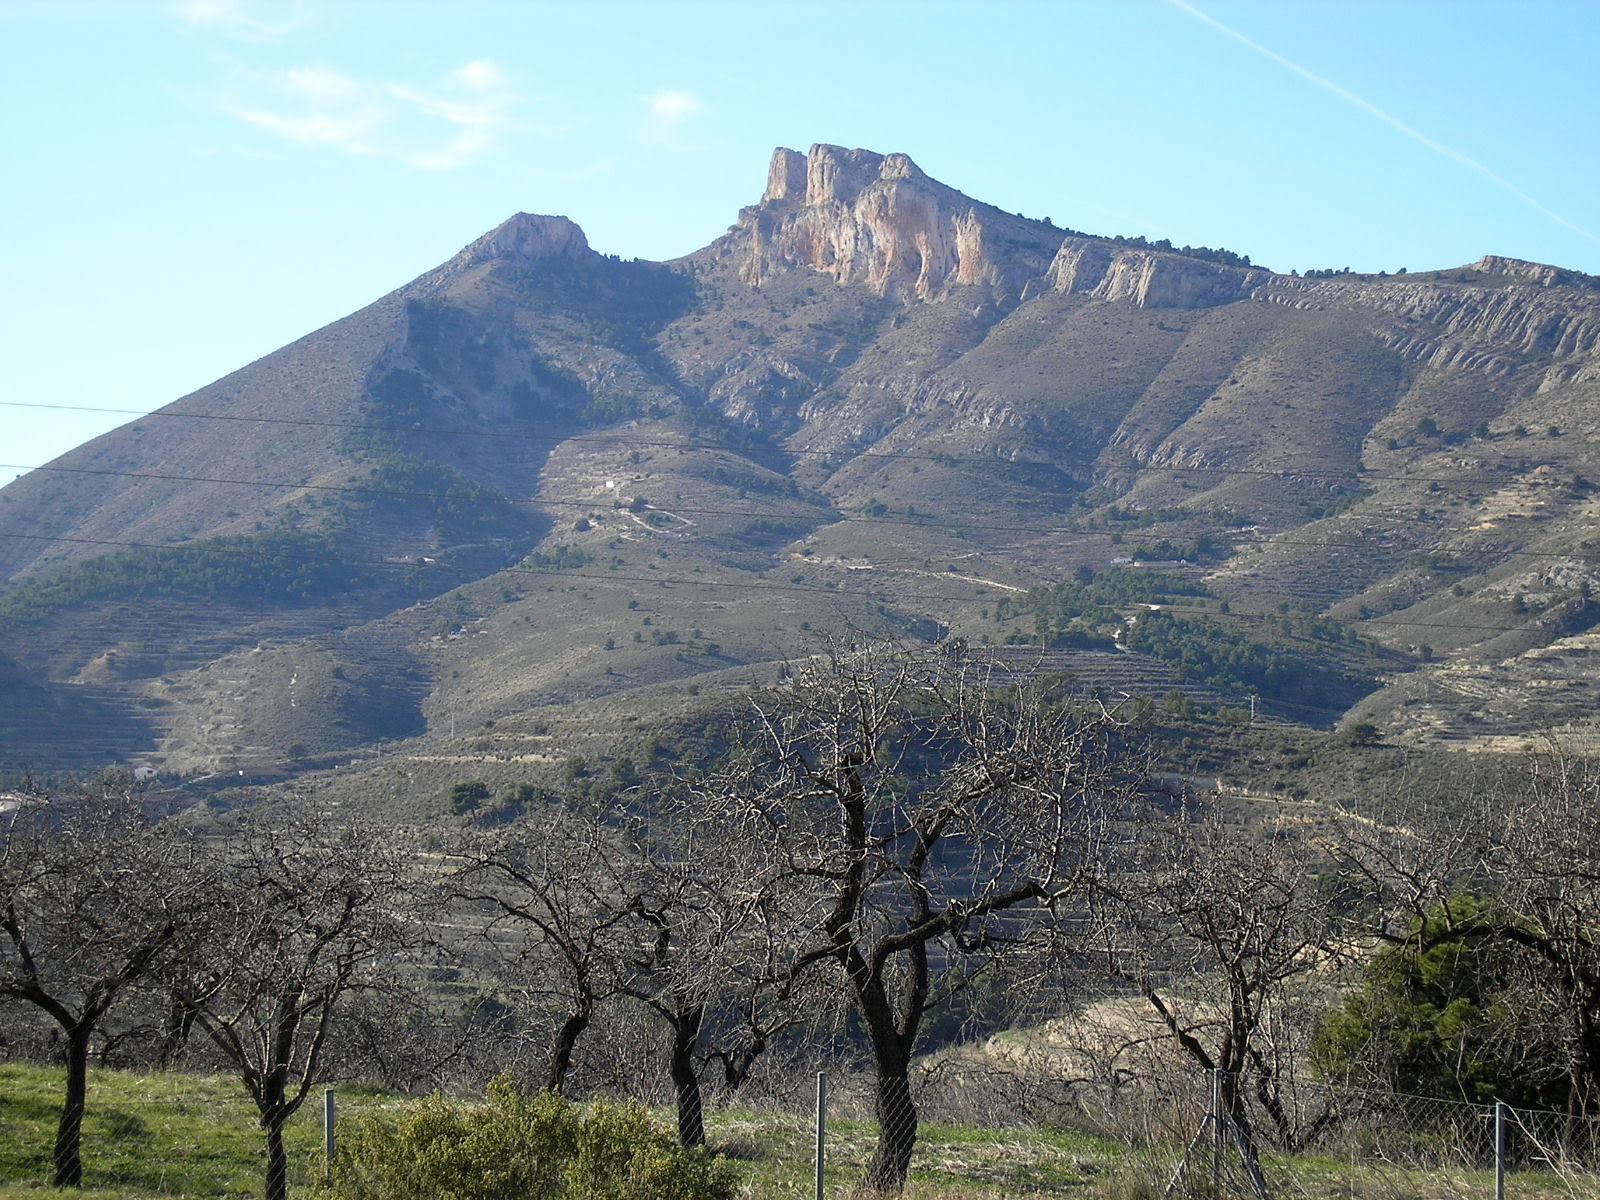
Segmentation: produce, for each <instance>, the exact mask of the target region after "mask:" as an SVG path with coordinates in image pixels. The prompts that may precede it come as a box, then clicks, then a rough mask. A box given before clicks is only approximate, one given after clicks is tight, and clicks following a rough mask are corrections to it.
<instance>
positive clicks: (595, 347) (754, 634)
mask: <svg viewBox="0 0 1600 1200" xmlns="http://www.w3.org/2000/svg"><path fill="white" fill-rule="evenodd" d="M1597 400H1600V283H1597V281H1596V280H1594V279H1591V278H1589V277H1586V276H1581V275H1578V274H1576V273H1573V272H1567V271H1562V270H1560V269H1557V268H1553V267H1546V266H1541V265H1538V264H1531V263H1524V262H1518V261H1514V260H1509V259H1503V258H1496V257H1492V256H1491V257H1487V258H1484V259H1483V260H1481V261H1480V262H1478V263H1475V264H1473V265H1471V266H1468V267H1460V268H1453V269H1449V270H1443V271H1434V272H1428V273H1414V274H1400V275H1394V276H1354V275H1338V276H1333V277H1326V278H1320V277H1319V278H1301V277H1297V276H1284V275H1279V274H1276V273H1274V272H1272V271H1270V270H1267V269H1265V268H1263V267H1260V266H1257V265H1252V264H1250V263H1249V261H1248V259H1246V258H1244V257H1243V256H1241V255H1237V254H1234V253H1232V252H1229V251H1219V250H1209V249H1205V248H1192V247H1182V248H1173V247H1171V246H1169V245H1167V244H1165V243H1154V244H1151V243H1147V242H1145V241H1144V239H1142V238H1139V239H1129V238H1106V237H1096V236H1092V235H1089V234H1084V233H1079V232H1077V231H1072V230H1065V229H1059V228H1056V227H1054V226H1051V225H1050V224H1048V223H1047V222H1042V221H1033V220H1028V219H1026V218H1024V217H1021V216H1019V215H1014V214H1010V213H1005V212H1001V211H999V210H997V209H995V208H992V207H991V206H988V205H985V204H983V203H981V202H979V201H976V200H972V199H970V198H969V197H967V196H965V195H963V194H962V193H960V192H957V191H955V190H954V189H952V188H949V187H947V186H945V185H943V184H941V183H938V182H937V181H934V180H932V179H929V178H927V177H926V176H925V175H923V174H922V172H921V171H920V170H919V169H918V168H917V167H916V166H915V164H914V163H912V161H911V160H910V159H909V158H907V157H906V156H905V155H898V154H892V155H887V156H884V155H878V154H874V153H871V152H868V151H864V150H845V149H842V148H839V147H834V146H816V147H813V148H812V150H811V151H810V153H809V154H805V155H802V154H798V153H796V152H794V151H789V150H780V151H778V152H777V153H776V154H775V155H774V158H773V162H772V164H771V168H770V170H769V174H768V180H767V185H766V188H765V191H764V193H763V195H762V198H761V200H760V201H759V202H758V203H756V204H754V205H752V206H750V207H749V208H746V209H744V210H743V211H742V212H740V213H739V214H738V218H737V220H736V221H735V223H734V224H733V225H732V226H731V227H730V229H729V230H728V232H727V233H726V234H725V235H723V236H722V237H721V238H719V239H717V240H716V241H715V242H713V243H712V244H711V245H709V246H707V247H705V248H704V249H702V250H699V251H697V252H695V253H693V254H690V255H688V256H686V257H684V258H682V259H678V260H675V261H672V262H667V263H649V262H640V261H622V260H619V259H617V258H615V257H614V256H608V255H605V254H601V253H598V252H596V251H594V250H592V249H591V248H590V247H589V246H588V244H587V241H586V239H585V237H584V235H583V233H582V231H581V230H580V229H579V228H578V227H577V226H576V225H575V224H573V223H572V222H571V221H569V220H567V219H565V218H561V217H541V216H530V215H527V214H519V215H518V216H515V217H513V218H511V219H510V220H508V221H507V222H506V223H504V224H503V225H501V226H500V227H498V228H497V229H495V230H492V231H491V232H489V233H488V234H486V235H485V236H484V237H482V238H480V239H479V240H478V241H476V242H474V243H473V244H472V245H471V246H468V247H467V248H465V249H464V250H463V251H462V252H461V253H460V254H459V255H457V256H456V257H455V258H453V259H452V260H451V261H450V262H448V263H446V264H444V265H442V266H440V267H439V268H437V269H436V270H434V271H431V272H429V273H428V274H427V275H424V276H423V277H421V278H420V279H418V280H416V281H414V282H413V283H411V284H408V285H407V286H406V287H404V288H401V289H400V290H399V291H397V292H395V293H393V294H391V295H389V296H386V297H384V298H382V299H380V300H378V301H377V302H376V303H374V304H372V305H371V306H369V307H368V308H365V309H363V310H361V311H360V312H357V313H355V314H352V315H351V316H349V317H347V318H345V319H343V320H342V321H339V322H336V323H334V324H333V325H330V326H328V327H327V328H325V329H322V330H319V331H317V332H315V333H312V334H310V335H308V336H307V337H305V338H303V339H301V340H300V341H298V342H296V343H294V344H292V345H290V346H287V347H285V348H284V349H282V350H280V351H277V352H276V353H274V354H272V355H269V356H267V357H266V358H264V359H262V360H260V361H259V362H256V363H253V364H250V365H248V366H246V367H244V368H242V369H241V370H239V371H237V372H235V373H234V374H232V375H230V376H227V377H225V378H224V379H221V380H219V381H217V382H216V383H214V384H212V385H210V386H209V387H207V388H203V389H201V390H200V391H198V392H196V393H194V394H192V395H190V396H186V397H183V398H182V399H180V400H178V401H176V402H175V403H173V404H172V405H170V406H168V407H167V408H165V409H162V410H160V411H159V412H157V413H155V414H152V415H150V416H148V417H143V418H139V419H137V420H134V421H131V422H130V423H129V424H128V425H126V426H124V427H123V428H121V429H119V430H117V431H115V432H113V433H111V434H108V435H106V436H104V437H101V438H98V439H96V440H94V441H92V442H90V443H88V444H86V445H84V446H83V447H80V448H79V449H78V450H75V451H73V452H72V453H71V454H68V455H66V456H64V457H63V458H61V459H59V460H57V461H56V462H54V463H52V464H49V466H48V467H47V468H46V469H42V470H39V471H35V472H33V473H32V474H29V475H27V476H25V477H23V478H21V479H19V480H17V481H16V482H15V483H13V484H11V485H9V486H7V487H6V488H4V489H3V490H0V581H3V583H4V590H3V591H0V656H3V657H0V668H3V670H0V688H3V689H4V693H5V697H6V699H7V701H8V703H7V704H6V705H4V706H3V713H0V763H3V764H4V765H5V766H6V767H9V768H11V769H24V768H32V769H39V770H50V769H54V768H66V767H70V768H72V769H84V768H88V767H93V766H96V765H103V764H107V763H117V762H124V763H125V762H138V763H144V764H149V765H152V766H157V767H161V768H164V769H167V770H171V771H179V772H186V773H191V774H196V775H209V776H213V777H217V778H221V777H223V776H224V775H226V776H228V777H232V778H237V777H238V775H239V772H241V771H242V772H246V773H247V777H249V778H254V777H266V776H275V775H277V774H281V773H284V772H291V773H292V772H294V771H297V770H302V769H309V768H323V767H328V766H331V764H332V763H333V762H335V761H339V762H341V763H344V764H345V765H344V766H343V767H342V769H344V770H346V771H349V770H352V769H354V770H355V771H357V772H363V771H367V770H376V769H378V768H376V767H371V766H369V765H364V764H368V763H369V754H370V752H371V751H372V750H374V749H375V748H382V749H384V750H386V751H392V753H390V754H388V755H386V756H385V757H383V759H382V761H383V762H384V763H386V764H387V766H386V767H385V768H384V769H385V770H388V771H389V774H388V775H386V776H385V779H386V782H385V784H384V788H385V789H387V792H392V793H393V794H396V795H401V794H404V793H405V792H406V791H407V789H408V788H415V789H423V788H426V789H433V788H435V787H436V785H437V783H438V779H437V778H436V776H441V775H449V774H450V773H451V772H455V773H457V774H460V773H461V772H471V771H473V770H474V764H480V765H481V764H486V763H500V764H502V766H504V765H505V764H508V763H509V764H512V765H513V766H516V765H518V764H520V765H522V766H528V767H532V766H535V765H544V766H550V765H552V764H554V763H555V762H558V761H561V760H562V759H563V758H564V757H566V756H567V755H568V753H569V752H570V750H571V747H570V746H566V747H562V746H560V745H547V744H546V742H547V741H548V739H550V738H552V737H555V736H556V734H553V733H552V732H551V730H552V729H554V730H556V731H557V733H559V732H560V730H561V729H562V728H565V727H564V726H563V725H562V722H564V721H565V722H569V723H575V724H573V725H572V728H574V729H576V728H578V727H580V726H581V725H582V723H583V722H584V721H589V720H593V721H595V722H598V723H599V724H600V725H601V726H603V727H605V728H606V729H609V730H610V731H611V732H612V733H613V734H616V733H617V732H618V731H621V730H625V729H629V728H634V727H635V723H636V727H637V728H640V729H644V728H646V727H649V726H650V725H651V724H652V723H654V722H659V721H660V720H664V719H667V717H669V716H673V719H676V717H675V716H674V714H677V715H681V714H682V713H689V712H694V711H697V710H698V709H700V708H704V707H705V706H707V705H709V704H711V702H712V701H713V699H715V698H717V697H726V696H727V695H728V694H730V693H731V692H736V691H738V690H740V689H741V688H743V687H746V686H748V685H749V683H750V681H752V680H754V679H760V678H768V677H770V676H771V674H772V673H773V672H774V671H775V670H776V669H777V667H776V664H777V663H778V662H779V661H781V660H782V659H784V658H786V657H791V656H794V655H797V654H804V653H806V652H808V650H809V648H810V647H811V646H812V644H813V642H814V639H815V637H816V636H817V635H819V634H821V633H823V632H825V631H831V632H838V631H841V630H852V629H854V630H867V631H879V632H894V633H896V634H899V635H903V636H911V637H918V638H928V639H933V638H941V637H950V636H955V637H961V638H965V639H968V640H969V641H972V642H977V643H982V642H985V641H988V642H992V643H995V644H996V645H1009V646H1010V647H1012V650H1011V651H1010V653H1012V654H1014V655H1023V654H1030V655H1034V656H1035V657H1034V658H1033V659H1032V660H1031V661H1033V662H1034V663H1035V668H1034V669H1061V670H1065V671H1068V672H1069V673H1071V674H1072V675H1074V676H1075V677H1076V678H1078V679H1079V680H1080V682H1082V683H1083V684H1084V686H1092V687H1097V688H1100V689H1102V690H1105V691H1107V692H1109V693H1111V694H1120V693H1122V692H1127V693H1129V694H1133V695H1146V696H1150V697H1151V698H1154V699H1160V698H1162V697H1165V696H1168V695H1169V694H1171V693H1172V692H1174V691H1176V692H1179V693H1180V694H1185V693H1186V694H1189V695H1191V696H1192V697H1194V698H1195V699H1196V700H1198V701H1203V702H1205V703H1211V704H1222V705H1227V706H1230V707H1241V706H1248V704H1249V702H1250V698H1251V697H1252V696H1254V697H1256V698H1257V702H1258V704H1259V709H1260V713H1259V715H1260V716H1261V717H1262V718H1264V719H1273V720H1280V721H1287V722H1300V723H1305V724H1310V725H1315V726H1320V727H1327V726H1330V725H1332V724H1334V723H1336V722H1337V721H1339V720H1340V719H1341V718H1342V717H1344V715H1345V714H1347V713H1352V712H1353V713H1355V714H1357V715H1358V716H1360V717H1361V718H1362V719H1366V720H1371V721H1374V722H1375V723H1376V724H1378V725H1379V726H1380V727H1381V730H1382V732H1383V734H1384V736H1385V737H1387V738H1389V739H1391V740H1399V741H1402V742H1404V741H1407V740H1410V741H1416V742H1430V743H1443V744H1449V745H1457V746H1466V747H1478V746H1492V745H1495V744H1497V743H1496V742H1495V739H1519V738H1522V737H1524V736H1526V735H1527V734H1528V733H1529V732H1530V731H1533V730H1536V729H1541V728H1546V727H1550V726H1553V725H1566V726H1569V727H1571V728H1573V729H1575V730H1579V731H1583V730H1589V729H1592V727H1593V724H1594V720H1595V714H1596V713H1597V712H1600V708H1597V706H1596V704H1595V698H1596V697H1595V694H1594V691H1593V689H1594V686H1595V684H1594V681H1593V674H1592V672H1591V671H1590V670H1589V669H1588V664H1587V658H1588V656H1589V653H1590V649H1591V647H1590V642H1591V641H1592V640H1593V638H1594V636H1595V634H1593V633H1591V627H1593V626H1594V625H1596V624H1597V623H1600V609H1597V607H1596V605H1595V602H1594V600H1593V599H1592V591H1593V586H1594V582H1595V573H1596V562H1597V559H1600V543H1597V537H1600V535H1597V534H1595V533H1594V532H1593V530H1594V529H1595V528H1596V517H1597V515H1600V509H1597V506H1600V495H1597V493H1596V491H1595V489H1594V487H1593V485H1592V484H1591V482H1590V481H1591V480H1592V479H1597V478H1600V461H1596V460H1597V458H1600V439H1597V432H1600V430H1597V428H1596V425H1597V421H1600V405H1597V404H1596V401H1597ZM1040 651H1043V652H1044V653H1045V655H1046V656H1056V658H1050V657H1046V658H1039V657H1037V655H1038V653H1039V652H1040ZM1058 659H1059V661H1057V660H1058ZM583 714H589V715H588V716H584V715H583ZM583 736H587V735H583ZM583 736H579V735H576V734H575V735H574V738H575V739H576V740H575V741H573V743H572V744H573V745H577V744H579V743H581V742H582V741H583ZM540 739H545V740H546V741H541V740H540ZM557 740H558V741H559V738H558V739H557ZM373 761H376V760H373ZM406 762H410V763H414V764H415V765H416V769H414V770H413V769H409V768H408V769H406V770H399V769H397V768H396V764H400V763H406ZM350 764H355V765H354V766H353V767H352V766H351V765H350ZM505 769H507V770H509V769H511V768H509V767H507V768H505Z"/></svg>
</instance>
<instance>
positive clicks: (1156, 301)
mask: <svg viewBox="0 0 1600 1200" xmlns="http://www.w3.org/2000/svg"><path fill="white" fill-rule="evenodd" d="M1268 278H1270V273H1269V272H1267V271H1263V270H1260V269H1257V268H1241V267H1228V266H1223V265H1221V264H1219V263H1211V262H1205V261H1204V260H1202V259H1197V258H1189V257H1186V256H1185V255H1181V254H1166V253H1163V252H1161V251H1157V250H1135V249H1126V248H1122V247H1118V246H1116V245H1114V244H1112V243H1109V242H1102V241H1096V240H1094V239H1092V238H1081V237H1068V238H1067V239H1066V240H1065V241H1063V242H1062V243H1061V248H1060V250H1058V251H1057V252H1056V256H1055V258H1054V259H1053V260H1052V261H1051V263H1050V269H1049V271H1048V272H1047V273H1046V279H1047V284H1048V286H1050V287H1052V288H1053V289H1054V290H1056V291H1058V292H1076V293H1083V294H1087V295H1090V296H1094V297H1095V298H1096V299H1099V300H1121V301H1125V302H1127V303H1130V304H1136V305H1138V306H1139V307H1140V308H1207V307H1210V306H1212V305H1217V304H1230V303H1232V302H1233V301H1235V300H1243V299H1245V298H1246V297H1248V296H1249V295H1250V294H1251V292H1253V291H1254V290H1255V288H1257V287H1258V286H1260V285H1261V284H1263V283H1265V282H1266V281H1267V279H1268Z"/></svg>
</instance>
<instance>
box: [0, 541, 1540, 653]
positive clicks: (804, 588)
mask: <svg viewBox="0 0 1600 1200" xmlns="http://www.w3.org/2000/svg"><path fill="white" fill-rule="evenodd" d="M0 537H6V538H21V539H25V540H31V541H40V542H65V543H71V544H87V545H96V546H115V547H123V548H129V549H143V550H158V551H159V550H165V551H194V550H202V551H204V552H206V553H218V554H232V555H241V556H245V557H250V556H253V555H254V554H255V551H253V550H251V549H249V548H247V547H214V548H213V547H208V546H207V545H206V543H205V542H180V543H176V544H174V543H165V542H132V541H121V540H113V539H109V538H81V537H71V536H56V535H49V534H31V533H9V532H0ZM337 561H338V562H339V564H340V565H342V566H370V567H379V568H385V569H390V570H395V569H407V570H409V569H414V568H415V567H416V566H417V564H416V563H400V562H393V561H390V560H388V559H360V558H339V559H338V560H337ZM507 573H511V574H527V575H541V576H548V577H551V578H557V579H590V580H595V581H599V582H606V581H611V582H624V583H653V584H657V585H665V586H669V587H670V586H678V587H706V588H727V589H732V590H746V591H763V592H813V593H820V594H824V595H828V596H859V597H862V598H865V599H873V600H883V599H886V598H887V599H900V598H903V599H908V600H929V601H937V602H941V603H949V604H997V603H998V602H999V601H1000V600H1001V599H1007V598H1010V597H1013V596H1017V597H1019V598H1020V597H1023V596H1026V593H1020V594H1019V593H1007V594H1006V595H1002V596H996V595H993V594H992V593H991V594H988V595H983V596H950V595H943V594H939V593H928V592H906V591H901V590H899V589H896V590H895V591H894V592H893V593H892V594H891V595H889V596H887V597H886V596H885V595H884V594H883V593H881V592H877V591H861V590H859V589H849V588H836V587H827V586H821V585H817V584H805V583H794V582H790V583H773V582H764V581H755V580H727V579H706V578H690V577H685V576H673V575H659V574H654V575H652V574H643V575H628V574H623V573H621V572H618V571H584V570H582V569H581V568H578V567H562V566H540V565H538V564H534V565H531V566H530V565H528V564H526V563H514V564H508V565H507V566H505V567H501V568H499V569H498V570H496V571H493V572H491V573H490V575H489V576H481V577H479V578H477V579H471V580H467V581H465V582H463V583H462V584H458V585H456V586H458V587H462V586H467V585H469V584H472V583H478V582H481V581H482V580H483V579H485V578H490V577H492V576H495V575H501V574H507ZM952 582H966V583H968V584H969V585H970V586H972V587H977V588H984V589H989V588H993V587H994V586H995V585H994V584H993V583H992V582H989V581H986V580H983V579H977V578H972V577H964V578H963V579H962V580H959V581H958V580H952ZM1013 602H1016V601H1013ZM1130 603H1132V604H1134V605H1137V606H1139V607H1141V608H1144V610H1145V611H1167V612H1185V613H1193V614H1196V615H1204V616H1207V617H1214V618H1218V619H1222V620H1238V621H1263V622H1264V621H1274V622H1277V621H1282V620H1284V619H1285V618H1286V617H1291V615H1290V614H1281V613H1271V612H1249V611H1246V612H1235V611H1231V610H1230V611H1228V612H1223V611H1222V610H1221V609H1214V608H1203V607H1199V606H1183V605H1173V604H1157V605H1155V607H1154V608H1150V607H1147V602H1144V601H1133V602H1130ZM1150 603H1153V602H1150ZM1095 607H1101V608H1110V609H1115V608H1117V605H1116V604H1104V605H1096V606H1095ZM275 611H281V610H275ZM385 615H389V614H380V618H381V616H385ZM1302 616H1303V617H1309V616H1310V614H1302ZM380 618H374V619H380ZM1291 619H1292V618H1291ZM1331 619H1337V618H1331ZM1538 620H1539V616H1538V614H1534V615H1532V617H1531V619H1530V620H1529V621H1528V622H1525V623H1523V624H1520V625H1478V624H1470V623H1466V622H1461V621H1439V622H1432V621H1415V620H1407V619H1405V618H1401V617H1396V616H1389V617H1369V618H1365V619H1361V620H1358V621H1355V622H1350V624H1360V625H1392V626H1395V627H1397V628H1408V629H1412V628H1414V629H1466V630H1472V631H1475V632H1497V633H1520V632H1534V631H1536V630H1538V629H1539V626H1538ZM1545 632H1548V631H1545Z"/></svg>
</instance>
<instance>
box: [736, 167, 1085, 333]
mask: <svg viewBox="0 0 1600 1200" xmlns="http://www.w3.org/2000/svg"><path fill="white" fill-rule="evenodd" d="M732 234H733V236H734V237H735V238H736V239H738V240H739V241H741V242H742V243H743V245H742V247H741V248H740V251H739V252H740V257H741V264H740V275H741V277H742V278H743V279H744V280H745V282H746V283H749V284H751V285H753V286H759V285H760V284H761V283H762V281H763V280H765V279H768V278H770V277H771V276H772V275H773V274H774V273H775V272H779V271H783V270H788V269H792V268H795V267H802V268H809V269H811V270H814V271H818V272H821V273H822V274H825V275H828V276H830V277H831V278H832V279H834V280H835V281H836V282H838V283H860V284H864V285H865V286H867V287H869V288H871V289H872V290H873V291H875V292H877V293H878V294H879V295H888V296H894V297H896V298H899V299H902V300H907V301H909V300H930V299H934V298H936V297H939V296H942V295H944V294H946V293H948V292H949V291H950V290H951V289H952V288H955V287H961V286H986V287H989V288H993V289H995V290H996V291H997V292H999V293H1001V294H1003V295H1005V296H1008V297H1010V298H1015V297H1016V296H1018V295H1019V294H1020V293H1021V291H1022V288H1023V286H1024V284H1026V283H1027V281H1028V280H1030V279H1032V278H1034V277H1036V276H1038V275H1040V274H1042V273H1043V272H1044V270H1045V269H1046V267H1047V265H1048V264H1049V262H1050V260H1051V258H1052V256H1053V255H1054V252H1055V250H1056V247H1057V245H1058V244H1059V241H1060V234H1059V232H1056V231H1054V230H1052V229H1051V228H1050V226H1048V225H1046V224H1044V223H1043V222H1041V221H1029V220H1027V219H1025V218H1022V217H1016V216H1012V215H1010V214H1008V213H1003V212H1001V211H1000V210H999V209H996V208H992V207H990V206H989V205H986V204H981V203H979V202H978V201H976V200H972V199H971V198H969V197H967V196H964V195H962V194H961V193H960V192H958V191H956V190H955V189H954V188H949V187H946V186H945V185H944V184H942V183H939V182H937V181H936V180H933V179H930V178H928V176H926V175H924V174H923V173H922V171H921V169H920V168H918V166H917V165H916V163H914V162H912V161H911V159H910V158H908V157H907V156H906V155H904V154H875V153H873V152H872V151H870V150H846V149H845V148H843V147H842V146H827V145H817V146H813V147H812V148H811V151H810V153H809V154H806V155H801V154H799V153H798V152H796V151H794V150H788V149H784V148H779V149H778V150H776V151H775V152H774V153H773V156H772V164H771V166H770V167H769V168H768V171H767V187H766V191H765V192H764V193H763V194H762V198H761V203H760V204H758V205H755V206H754V207H751V208H747V209H745V210H744V211H743V212H742V213H741V214H740V216H739V221H738V223H737V224H736V225H735V226H734V229H733V231H732Z"/></svg>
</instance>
